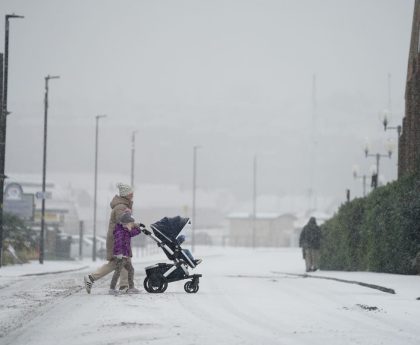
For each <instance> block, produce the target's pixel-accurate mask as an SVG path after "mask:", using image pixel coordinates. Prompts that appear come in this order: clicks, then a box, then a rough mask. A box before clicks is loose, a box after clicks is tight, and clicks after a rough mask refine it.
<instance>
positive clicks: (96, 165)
mask: <svg viewBox="0 0 420 345" xmlns="http://www.w3.org/2000/svg"><path fill="white" fill-rule="evenodd" d="M104 117H106V115H96V116H95V118H96V136H95V191H94V196H93V245H92V260H93V261H96V199H97V191H98V123H99V119H101V118H104Z"/></svg>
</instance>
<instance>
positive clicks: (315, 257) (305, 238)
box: [299, 217, 321, 272]
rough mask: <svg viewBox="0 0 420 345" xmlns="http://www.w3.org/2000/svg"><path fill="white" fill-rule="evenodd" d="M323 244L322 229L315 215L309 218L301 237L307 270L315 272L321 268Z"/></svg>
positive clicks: (300, 243)
mask: <svg viewBox="0 0 420 345" xmlns="http://www.w3.org/2000/svg"><path fill="white" fill-rule="evenodd" d="M320 246H321V229H320V227H319V226H318V225H317V224H316V219H315V217H311V218H310V219H309V222H308V224H306V225H305V226H304V227H303V229H302V232H301V234H300V237H299V247H302V253H303V258H304V259H305V264H306V272H314V271H316V270H317V269H318V268H319V249H320Z"/></svg>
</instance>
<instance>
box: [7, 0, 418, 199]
mask: <svg viewBox="0 0 420 345" xmlns="http://www.w3.org/2000/svg"><path fill="white" fill-rule="evenodd" d="M413 4H414V1H413V0H407V1H402V0H284V1H281V0H276V1H274V0H273V1H269V0H261V1H256V0H255V1H249V0H241V1H239V0H237V1H233V0H223V1H222V0H211V1H210V0H209V1H203V0H190V1H186V0H182V1H180V0H167V1H151V0H150V1H138V0H136V1H134V0H131V1H128V0H119V1H116V0H114V1H110V0H108V1H104V0H89V1H81V0H80V1H70V0H67V1H58V0H49V1H47V0H37V1H31V0H26V1H23V0H2V1H1V3H0V15H1V19H2V22H3V20H4V19H3V18H4V15H5V14H6V13H12V12H16V13H18V14H21V15H24V16H25V19H23V20H13V22H11V36H10V37H11V38H10V67H9V110H10V111H12V115H11V116H9V118H8V132H7V157H6V172H7V173H13V172H20V173H22V172H32V173H37V172H39V173H40V174H41V171H42V170H41V163H42V129H43V127H42V126H43V92H44V89H43V88H44V76H46V75H47V74H58V75H60V76H61V79H60V80H53V81H51V82H50V83H51V85H50V112H49V141H48V169H49V171H54V172H58V171H68V172H72V171H75V172H78V171H84V172H92V173H93V167H94V161H93V159H94V133H95V128H94V125H95V120H94V117H95V115H96V114H103V113H105V114H108V118H106V119H103V120H101V124H100V160H99V167H100V171H112V172H118V173H126V174H127V182H128V181H129V172H130V140H131V132H132V131H133V130H138V131H139V132H138V135H137V146H136V147H137V155H136V160H137V163H136V171H137V174H136V183H175V184H181V185H183V186H185V187H190V185H191V175H192V147H193V145H196V144H199V145H202V149H201V150H200V151H199V168H198V174H199V176H198V183H199V185H200V186H202V187H206V188H215V187H222V188H226V189H229V190H232V191H233V192H234V193H235V194H236V195H238V196H240V197H243V198H247V197H250V196H251V194H252V190H251V181H252V157H253V155H254V154H255V153H258V155H259V166H258V171H259V178H258V184H259V190H260V192H261V193H273V194H281V195H283V194H302V193H306V191H307V190H308V188H309V187H310V183H311V182H310V180H311V179H310V177H309V175H310V174H311V173H310V172H311V171H314V189H315V190H316V192H317V194H320V195H335V196H338V197H342V198H344V190H345V189H346V188H351V189H352V191H353V192H354V193H356V194H360V193H361V185H360V183H359V182H354V181H353V179H352V175H351V168H352V165H353V164H355V163H356V164H359V165H360V166H361V169H362V172H363V171H364V170H367V169H368V167H369V166H370V165H371V164H373V163H374V161H373V160H366V159H365V158H364V156H363V147H364V144H365V141H366V138H369V141H370V142H371V144H372V149H373V150H380V151H383V150H384V146H383V143H384V142H385V141H386V140H387V138H395V137H396V133H393V132H390V133H384V131H383V128H382V126H381V123H380V120H379V115H378V113H379V112H380V111H381V110H382V109H384V108H386V107H387V104H388V86H387V74H388V73H391V75H392V79H391V91H392V93H391V94H392V110H393V113H394V116H393V119H392V120H393V121H394V122H395V124H398V123H399V121H400V120H401V118H402V114H403V111H404V88H405V77H406V68H407V58H408V48H409V39H410V32H411V20H412V11H413ZM3 23H4V22H3ZM0 27H1V28H3V25H0ZM2 32H3V31H2ZM0 36H1V37H0V44H1V47H3V46H4V42H3V35H0ZM313 74H316V78H317V93H316V99H317V112H316V121H315V124H314V123H313V121H312V77H313ZM313 133H315V136H314V137H312V135H313ZM313 141H316V142H317V144H316V145H313ZM314 147H315V148H314ZM311 157H313V158H311ZM311 162H313V164H314V168H311V167H310V164H311ZM381 169H382V171H383V172H384V174H385V177H386V178H387V179H388V180H390V179H394V178H395V177H396V159H395V157H394V158H393V159H392V160H383V161H381ZM92 181H93V180H92Z"/></svg>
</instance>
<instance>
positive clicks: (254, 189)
mask: <svg viewBox="0 0 420 345" xmlns="http://www.w3.org/2000/svg"><path fill="white" fill-rule="evenodd" d="M252 180H253V182H252V248H255V235H256V234H255V232H256V222H257V155H256V154H255V155H254V164H253V179H252Z"/></svg>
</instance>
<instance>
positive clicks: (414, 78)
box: [398, 0, 420, 177]
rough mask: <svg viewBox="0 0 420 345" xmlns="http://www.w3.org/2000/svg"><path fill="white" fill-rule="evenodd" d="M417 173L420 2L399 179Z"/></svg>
mask: <svg viewBox="0 0 420 345" xmlns="http://www.w3.org/2000/svg"><path fill="white" fill-rule="evenodd" d="M415 172H420V0H416V1H415V5H414V15H413V26H412V31H411V42H410V51H409V57H408V70H407V82H406V89H405V117H404V119H403V131H402V135H401V137H400V142H399V152H398V177H401V176H404V175H408V174H413V173H415Z"/></svg>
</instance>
